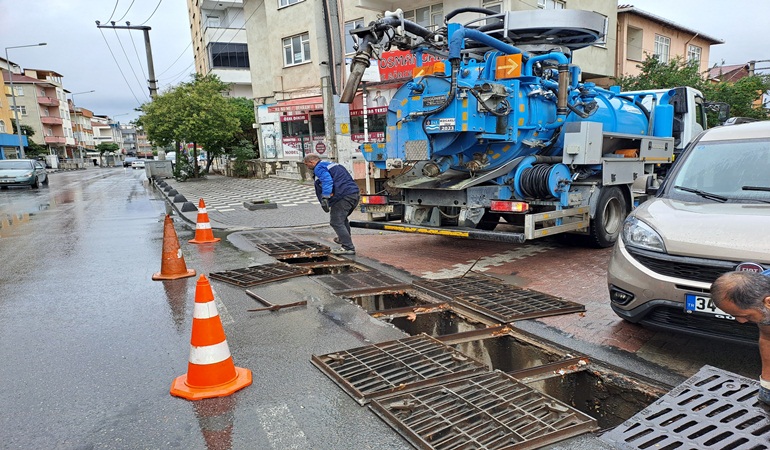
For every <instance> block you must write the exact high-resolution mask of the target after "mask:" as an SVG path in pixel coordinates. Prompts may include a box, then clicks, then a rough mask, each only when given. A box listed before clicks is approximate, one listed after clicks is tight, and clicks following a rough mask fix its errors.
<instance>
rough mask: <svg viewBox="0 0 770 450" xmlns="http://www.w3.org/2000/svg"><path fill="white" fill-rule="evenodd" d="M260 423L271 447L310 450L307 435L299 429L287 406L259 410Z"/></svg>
mask: <svg viewBox="0 0 770 450" xmlns="http://www.w3.org/2000/svg"><path fill="white" fill-rule="evenodd" d="M257 414H258V415H259V422H260V424H261V425H262V429H263V430H265V434H266V435H267V440H268V441H270V447H272V448H276V449H287V450H288V449H298V450H304V449H308V448H310V445H309V444H308V442H307V438H306V437H305V433H303V432H302V430H300V429H299V425H298V424H297V421H295V420H294V416H293V415H292V414H291V411H289V407H288V406H286V405H277V406H268V407H265V408H257Z"/></svg>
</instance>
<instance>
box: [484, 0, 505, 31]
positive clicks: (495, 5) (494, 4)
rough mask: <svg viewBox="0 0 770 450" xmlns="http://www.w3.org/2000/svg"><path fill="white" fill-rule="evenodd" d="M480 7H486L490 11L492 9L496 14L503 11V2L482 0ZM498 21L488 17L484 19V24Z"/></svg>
mask: <svg viewBox="0 0 770 450" xmlns="http://www.w3.org/2000/svg"><path fill="white" fill-rule="evenodd" d="M481 7H482V8H484V9H488V10H490V11H494V12H496V13H498V14H500V13H501V12H503V2H501V1H500V0H482V2H481ZM495 22H498V21H496V20H495V19H490V20H487V21H485V23H484V24H485V25H492V24H493V23H495Z"/></svg>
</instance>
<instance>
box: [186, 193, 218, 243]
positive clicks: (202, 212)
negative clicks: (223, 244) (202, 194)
mask: <svg viewBox="0 0 770 450" xmlns="http://www.w3.org/2000/svg"><path fill="white" fill-rule="evenodd" d="M219 241H220V239H219V238H215V237H214V232H212V231H211V223H210V222H209V213H208V212H207V211H206V204H205V203H203V199H200V200H199V201H198V220H197V221H196V224H195V237H194V238H193V239H190V240H189V241H188V242H189V243H191V244H208V243H211V242H219Z"/></svg>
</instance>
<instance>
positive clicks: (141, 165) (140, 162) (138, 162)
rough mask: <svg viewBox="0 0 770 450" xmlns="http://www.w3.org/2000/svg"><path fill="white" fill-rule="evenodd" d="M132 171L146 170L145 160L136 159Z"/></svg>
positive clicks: (132, 164)
mask: <svg viewBox="0 0 770 450" xmlns="http://www.w3.org/2000/svg"><path fill="white" fill-rule="evenodd" d="M131 168H132V169H144V160H143V159H136V160H134V161H133V162H132V163H131Z"/></svg>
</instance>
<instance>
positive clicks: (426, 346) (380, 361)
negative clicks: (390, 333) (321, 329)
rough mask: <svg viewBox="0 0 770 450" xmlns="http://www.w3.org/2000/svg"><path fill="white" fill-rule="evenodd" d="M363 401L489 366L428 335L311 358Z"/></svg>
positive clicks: (435, 382)
mask: <svg viewBox="0 0 770 450" xmlns="http://www.w3.org/2000/svg"><path fill="white" fill-rule="evenodd" d="M311 361H312V362H313V365H315V366H316V367H318V368H319V369H321V371H322V372H324V373H325V374H326V375H327V376H328V377H329V378H331V379H332V380H334V381H335V382H336V383H337V384H338V385H339V386H340V387H341V388H342V389H343V390H344V391H345V392H347V393H348V394H349V395H350V396H351V397H353V398H354V399H355V400H356V401H358V402H359V403H360V404H362V405H363V404H365V403H366V402H368V401H369V399H370V398H373V397H377V396H382V395H385V394H389V393H393V392H394V391H401V390H404V389H408V388H416V387H421V386H425V385H433V384H437V383H443V382H446V381H447V380H451V379H456V378H459V377H462V376H466V375H468V374H471V373H474V372H479V371H485V370H487V367H486V366H485V365H483V364H481V363H480V362H478V361H476V360H474V359H471V358H468V357H467V356H465V355H463V354H462V353H460V352H459V351H457V350H455V349H453V348H452V347H449V346H448V345H446V344H443V343H441V342H439V341H438V340H437V339H434V338H432V337H430V336H428V335H426V334H420V335H417V336H411V337H408V338H404V339H399V340H397V341H390V342H383V343H381V344H375V345H369V346H366V347H359V348H354V349H351V350H343V351H339V352H335V353H330V354H328V355H322V356H316V355H313V356H312V358H311Z"/></svg>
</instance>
